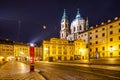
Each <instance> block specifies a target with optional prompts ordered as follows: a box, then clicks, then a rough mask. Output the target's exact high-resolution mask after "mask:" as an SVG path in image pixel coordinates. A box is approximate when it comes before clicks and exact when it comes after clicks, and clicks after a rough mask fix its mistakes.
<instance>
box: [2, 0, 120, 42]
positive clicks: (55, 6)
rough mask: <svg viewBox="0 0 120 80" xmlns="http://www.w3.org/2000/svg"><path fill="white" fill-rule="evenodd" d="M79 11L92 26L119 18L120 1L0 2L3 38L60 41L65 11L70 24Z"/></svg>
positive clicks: (55, 0)
mask: <svg viewBox="0 0 120 80" xmlns="http://www.w3.org/2000/svg"><path fill="white" fill-rule="evenodd" d="M77 8H79V10H80V14H81V16H82V17H83V18H86V17H88V19H89V26H94V25H96V24H97V25H99V24H101V22H107V20H113V19H114V18H115V17H120V0H0V38H1V39H10V40H14V41H19V42H25V43H29V42H41V41H42V40H44V39H45V40H47V39H49V38H51V37H58V38H59V31H60V23H61V18H62V15H63V11H64V9H66V12H67V16H68V19H69V23H71V21H72V20H73V19H74V18H75V16H76V12H77ZM43 25H45V26H46V29H43V27H42V26H43ZM69 25H70V24H69Z"/></svg>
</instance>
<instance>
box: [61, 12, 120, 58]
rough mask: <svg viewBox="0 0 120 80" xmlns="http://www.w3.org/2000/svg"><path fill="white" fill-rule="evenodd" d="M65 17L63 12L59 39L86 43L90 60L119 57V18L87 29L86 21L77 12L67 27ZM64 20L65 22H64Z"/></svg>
mask: <svg viewBox="0 0 120 80" xmlns="http://www.w3.org/2000/svg"><path fill="white" fill-rule="evenodd" d="M66 16H67V15H66V12H65V10H64V13H63V16H62V20H61V30H60V38H61V39H67V40H69V41H75V40H76V39H78V38H81V39H82V40H83V41H85V42H86V46H87V48H88V51H87V52H88V54H89V55H88V56H90V57H91V58H108V57H111V58H112V57H120V18H117V17H116V18H115V19H114V20H108V22H106V23H103V22H102V23H101V25H96V26H94V27H89V26H88V19H86V20H85V19H83V18H82V17H81V15H80V13H79V10H78V11H77V15H76V18H75V19H74V20H73V21H72V23H71V25H70V27H69V26H68V25H66V23H67V24H68V17H66ZM66 19H67V22H65V20H66ZM69 28H70V29H69ZM61 32H63V33H61ZM67 33H68V34H67ZM66 34H67V35H66Z"/></svg>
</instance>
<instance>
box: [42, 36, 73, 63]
mask: <svg viewBox="0 0 120 80" xmlns="http://www.w3.org/2000/svg"><path fill="white" fill-rule="evenodd" d="M73 59H74V44H73V42H69V41H68V40H66V39H58V38H51V39H50V41H45V40H44V41H43V60H49V61H60V60H73Z"/></svg>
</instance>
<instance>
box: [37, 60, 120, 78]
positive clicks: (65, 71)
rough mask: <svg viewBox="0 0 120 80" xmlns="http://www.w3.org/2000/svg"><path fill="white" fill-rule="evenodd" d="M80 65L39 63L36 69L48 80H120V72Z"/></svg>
mask: <svg viewBox="0 0 120 80" xmlns="http://www.w3.org/2000/svg"><path fill="white" fill-rule="evenodd" d="M79 65H81V64H77V65H73V66H72V64H68V65H66V63H54V62H52V63H51V62H37V63H36V68H37V69H39V70H40V74H42V75H43V76H44V77H45V78H46V79H47V80H98V79H99V80H120V76H119V74H120V71H117V70H107V69H100V68H95V66H94V67H93V66H92V65H88V66H87V67H82V66H79ZM101 67H102V66H101Z"/></svg>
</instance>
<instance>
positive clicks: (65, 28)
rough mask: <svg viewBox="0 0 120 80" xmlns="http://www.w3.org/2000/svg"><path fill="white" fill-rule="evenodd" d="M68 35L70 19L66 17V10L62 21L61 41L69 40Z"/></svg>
mask: <svg viewBox="0 0 120 80" xmlns="http://www.w3.org/2000/svg"><path fill="white" fill-rule="evenodd" d="M68 34H69V29H68V18H67V15H66V10H65V9H64V13H63V16H62V20H61V30H60V39H67V36H68Z"/></svg>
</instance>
